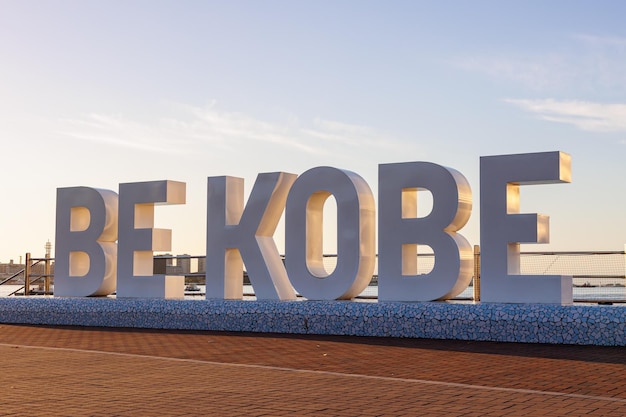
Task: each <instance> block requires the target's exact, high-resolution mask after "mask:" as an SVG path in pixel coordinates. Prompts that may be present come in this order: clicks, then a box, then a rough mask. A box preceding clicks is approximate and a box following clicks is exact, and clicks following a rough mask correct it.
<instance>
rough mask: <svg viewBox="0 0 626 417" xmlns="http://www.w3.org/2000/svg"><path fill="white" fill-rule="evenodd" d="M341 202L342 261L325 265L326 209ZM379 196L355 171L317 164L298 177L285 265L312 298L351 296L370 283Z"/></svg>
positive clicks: (287, 219)
mask: <svg viewBox="0 0 626 417" xmlns="http://www.w3.org/2000/svg"><path fill="white" fill-rule="evenodd" d="M331 195H333V196H334V198H335V201H336V202H337V266H336V268H335V270H334V271H333V272H332V273H331V274H328V273H327V272H326V270H325V269H324V265H323V253H322V241H323V240H322V235H323V231H322V228H323V209H324V203H325V202H326V200H327V199H328V197H329V196H331ZM375 213H376V210H375V204H374V196H373V194H372V191H371V189H370V187H369V185H368V184H367V182H365V180H364V179H363V178H362V177H361V176H359V175H357V174H356V173H354V172H351V171H346V170H340V169H337V168H332V167H317V168H313V169H310V170H308V171H306V172H304V173H303V174H302V175H300V176H299V177H298V178H297V179H296V181H295V182H294V184H293V186H292V187H291V190H290V192H289V196H288V197H287V204H286V210H285V229H286V235H285V266H286V269H287V274H288V276H289V279H290V281H291V283H292V285H293V286H294V288H295V289H296V291H298V292H299V293H300V295H302V296H303V297H305V298H307V299H310V300H335V299H350V298H353V297H355V296H357V295H358V294H360V293H361V292H362V291H363V290H364V289H365V288H366V287H367V285H368V284H369V282H370V280H371V279H372V274H373V272H374V266H375V261H376V250H375V233H376V230H375V221H376V220H375V216H376V214H375Z"/></svg>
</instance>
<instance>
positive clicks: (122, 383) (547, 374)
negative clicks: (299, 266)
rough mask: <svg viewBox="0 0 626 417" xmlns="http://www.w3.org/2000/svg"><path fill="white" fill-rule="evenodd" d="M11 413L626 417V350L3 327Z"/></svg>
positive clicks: (1, 346) (3, 383) (2, 382)
mask: <svg viewBox="0 0 626 417" xmlns="http://www.w3.org/2000/svg"><path fill="white" fill-rule="evenodd" d="M0 369H1V371H0V387H2V390H3V395H2V397H0V415H10V416H60V415H63V416H85V415H92V416H127V415H138V416H154V415H165V416H183V415H184V416H189V415H192V416H196V415H197V416H201V415H219V416H243V415H245V416H285V415H316V416H380V415H386V416H417V415H433V416H444V415H445V416H450V415H458V416H522V415H527V416H533V415H541V416H545V415H554V416H556V415H568V416H570V415H571V416H577V415H597V416H623V415H626V350H625V349H624V348H622V347H615V348H613V347H594V346H554V345H524V344H513V343H491V342H464V341H441V340H415V339H387V338H357V337H338V336H295V335H290V336H285V335H268V334H240V333H220V332H185V331H162V330H159V331H152V330H137V329H102V328H58V327H36V326H17V325H4V324H3V325H0Z"/></svg>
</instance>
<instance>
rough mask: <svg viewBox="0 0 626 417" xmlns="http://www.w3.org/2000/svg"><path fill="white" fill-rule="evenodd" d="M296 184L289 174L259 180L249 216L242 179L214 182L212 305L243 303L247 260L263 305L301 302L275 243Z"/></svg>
mask: <svg viewBox="0 0 626 417" xmlns="http://www.w3.org/2000/svg"><path fill="white" fill-rule="evenodd" d="M295 180H296V175H294V174H287V173H284V172H274V173H266V174H259V175H258V177H257V180H256V182H255V183H254V187H253V189H252V193H251V194H250V198H249V199H248V203H247V204H246V207H245V210H244V204H243V195H244V190H243V185H244V180H243V178H236V177H209V179H208V185H207V237H206V238H207V246H206V247H207V249H206V298H207V299H210V298H219V299H241V298H242V297H243V260H245V263H246V268H247V270H248V276H249V278H250V283H251V284H252V286H253V287H254V291H255V294H256V298H257V299H258V300H294V299H295V298H296V294H295V292H294V290H293V287H292V286H291V284H290V283H289V279H288V278H287V272H286V271H285V266H284V265H283V262H282V260H281V258H280V255H279V254H278V249H277V248H276V243H275V242H274V238H273V236H274V232H275V230H276V226H277V225H278V222H279V221H280V216H281V214H282V212H283V209H284V207H285V201H286V200H287V194H288V193H289V189H290V187H291V184H293V182H294V181H295ZM242 258H243V259H242Z"/></svg>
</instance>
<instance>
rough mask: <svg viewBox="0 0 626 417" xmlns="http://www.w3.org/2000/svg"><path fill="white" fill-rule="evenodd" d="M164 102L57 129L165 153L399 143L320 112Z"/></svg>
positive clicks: (318, 150)
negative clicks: (271, 118) (278, 115)
mask: <svg viewBox="0 0 626 417" xmlns="http://www.w3.org/2000/svg"><path fill="white" fill-rule="evenodd" d="M168 107H169V110H171V112H170V113H168V115H166V116H163V117H154V118H153V120H149V121H138V120H132V119H128V118H126V117H124V116H121V115H109V114H89V115H86V116H84V117H81V118H78V119H65V120H62V121H61V128H60V129H59V133H61V134H62V135H64V136H66V137H71V138H74V139H77V140H84V141H90V142H98V143H103V144H107V145H110V146H115V147H123V148H129V149H140V150H146V151H152V152H163V153H172V152H174V153H189V152H193V151H194V149H195V148H197V147H198V146H206V145H209V146H211V148H212V149H215V150H217V151H226V152H227V151H233V150H235V151H236V150H241V149H245V147H246V146H249V145H252V144H254V143H263V144H266V145H268V146H277V147H280V148H282V149H291V150H294V151H298V152H302V153H305V154H324V153H329V152H332V149H336V148H337V147H339V148H341V147H344V146H350V147H353V146H365V147H369V148H375V149H376V148H377V149H383V148H396V147H398V146H400V142H399V141H398V140H396V139H394V138H392V137H390V136H389V135H386V134H384V133H382V132H380V131H377V130H376V129H373V128H371V127H368V126H360V125H354V124H348V123H342V122H336V121H330V120H325V119H322V118H315V119H314V120H313V121H312V122H310V123H308V124H307V125H302V124H301V123H299V122H298V120H296V119H293V118H291V119H289V120H286V121H285V122H284V123H271V122H267V121H263V120H259V119H256V118H254V117H251V116H248V115H246V114H243V113H237V112H226V111H221V110H219V109H218V108H217V105H216V103H215V102H213V103H211V104H209V105H208V106H205V107H197V106H191V105H186V104H177V103H169V106H168ZM172 114H175V116H172ZM242 147H243V148H242Z"/></svg>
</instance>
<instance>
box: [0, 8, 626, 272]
mask: <svg viewBox="0 0 626 417" xmlns="http://www.w3.org/2000/svg"><path fill="white" fill-rule="evenodd" d="M624 16H626V3H623V2H620V1H594V2H579V1H551V2H543V1H542V2H539V1H524V2H500V1H493V2H492V1H476V2H462V1H458V2H457V1H432V2H426V1H422V2H418V1H406V2H404V1H385V2H383V1H377V2H374V1H315V2H313V1H310V2H305V1H301V2H294V1H236V0H234V1H228V2H223V1H86V2H85V1H45V2H41V1H28V0H26V1H25V0H20V1H13V0H0V57H1V61H0V62H1V65H0V138H1V140H2V153H3V156H4V157H3V158H2V175H0V184H1V187H2V190H3V193H2V195H3V204H2V212H1V213H2V215H1V216H0V236H2V239H0V261H8V259H10V258H11V259H16V260H17V259H18V258H19V256H20V255H23V254H24V253H25V252H27V251H29V252H33V254H35V255H37V254H43V246H44V243H45V242H46V240H48V239H50V240H51V241H54V224H55V195H56V188H57V187H68V186H93V187H99V188H108V189H112V190H117V187H118V184H119V183H121V182H133V181H148V180H159V179H171V180H178V181H185V182H186V183H187V204H186V205H185V206H172V207H159V208H157V218H156V222H157V226H159V227H165V228H170V229H172V230H173V252H175V253H190V254H193V255H202V254H204V250H205V249H204V245H205V243H204V242H205V230H204V229H205V212H206V178H207V177H208V176H216V175H234V176H240V177H244V178H246V183H247V186H248V189H249V187H251V186H252V184H253V182H254V179H255V177H256V174H257V173H259V172H270V171H287V172H292V173H296V174H300V173H302V172H304V171H305V170H307V169H309V168H313V167H315V166H322V165H328V166H334V167H337V168H344V169H349V170H352V171H355V172H357V173H359V174H360V175H361V176H363V177H364V178H365V179H366V181H368V183H369V184H370V186H371V187H372V189H373V190H374V191H375V192H376V190H377V187H376V183H377V169H378V164H380V163H390V162H405V161H430V162H435V163H438V164H441V165H445V166H450V167H452V168H455V169H457V170H459V171H460V172H462V173H463V174H464V175H465V176H466V177H467V178H468V180H469V182H470V184H471V186H472V189H473V192H474V210H473V215H472V218H471V220H470V222H469V223H468V225H467V226H466V227H465V228H464V229H462V230H461V233H462V234H463V235H464V236H466V237H467V239H468V240H469V241H470V242H471V243H472V244H478V243H479V235H478V218H479V212H480V207H479V206H478V200H479V192H480V190H479V187H478V173H479V157H480V156H486V155H498V154H510V153H526V152H541V151H554V150H561V151H564V152H567V153H570V154H571V155H572V170H573V182H572V184H565V185H544V186H533V187H523V189H522V210H523V211H525V212H540V213H544V214H548V215H550V217H551V243H550V244H549V245H532V246H528V247H527V246H526V245H525V246H524V248H526V249H528V250H542V249H546V250H622V249H623V247H624V246H623V245H624V243H626V220H625V219H624V218H623V217H624V216H623V215H622V212H623V207H624V206H625V203H626V196H625V193H624V192H623V191H622V189H623V188H624V187H623V179H624V178H626V164H625V163H624V157H625V156H626V29H625V28H624V24H623V17H624ZM329 229H332V227H329ZM281 233H282V230H279V231H278V232H277V236H276V238H277V241H279V248H280V242H281V241H282V236H281ZM332 239H333V236H332V230H329V231H328V235H327V238H326V240H325V243H327V244H328V245H329V250H331V251H332Z"/></svg>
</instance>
